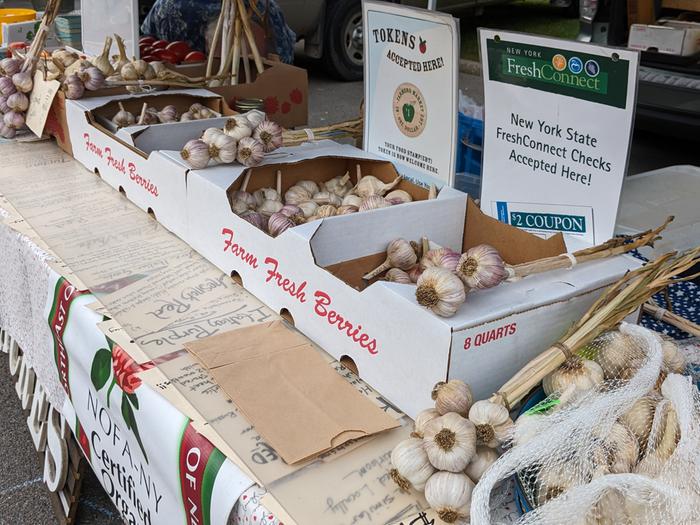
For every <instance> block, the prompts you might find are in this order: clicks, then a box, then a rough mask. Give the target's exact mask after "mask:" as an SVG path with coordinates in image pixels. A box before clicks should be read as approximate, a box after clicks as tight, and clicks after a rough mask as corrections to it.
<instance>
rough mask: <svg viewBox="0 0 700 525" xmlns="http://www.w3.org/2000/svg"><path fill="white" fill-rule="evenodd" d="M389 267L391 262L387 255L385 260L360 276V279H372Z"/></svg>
mask: <svg viewBox="0 0 700 525" xmlns="http://www.w3.org/2000/svg"><path fill="white" fill-rule="evenodd" d="M389 268H391V262H389V258H388V257H387V259H386V261H384V262H383V263H382V264H380V265H379V266H377V267H376V268H375V269H374V270H372V271H371V272H369V273H366V274H365V275H363V276H362V279H363V280H365V281H370V280H372V279H374V278H375V277H376V276H377V275H379V274H380V273H382V272H385V271H387V270H388V269H389Z"/></svg>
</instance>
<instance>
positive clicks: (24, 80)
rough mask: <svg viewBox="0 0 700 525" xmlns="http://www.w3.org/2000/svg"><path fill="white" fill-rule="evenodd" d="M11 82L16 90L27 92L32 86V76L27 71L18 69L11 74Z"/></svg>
mask: <svg viewBox="0 0 700 525" xmlns="http://www.w3.org/2000/svg"><path fill="white" fill-rule="evenodd" d="M12 83H13V84H14V85H15V87H16V88H17V91H21V92H22V93H29V92H30V91H31V90H32V87H34V81H33V80H32V76H31V75H30V74H29V72H27V71H20V72H19V73H15V74H14V75H12ZM3 95H4V93H3Z"/></svg>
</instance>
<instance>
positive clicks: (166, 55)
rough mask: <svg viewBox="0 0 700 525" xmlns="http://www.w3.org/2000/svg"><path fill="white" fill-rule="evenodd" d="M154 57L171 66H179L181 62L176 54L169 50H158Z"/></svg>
mask: <svg viewBox="0 0 700 525" xmlns="http://www.w3.org/2000/svg"><path fill="white" fill-rule="evenodd" d="M153 55H154V56H156V57H158V59H159V60H162V61H163V62H168V63H170V64H177V63H179V62H180V60H179V59H178V58H177V55H176V54H175V53H172V52H170V51H168V50H167V49H156V50H155V51H154V52H153Z"/></svg>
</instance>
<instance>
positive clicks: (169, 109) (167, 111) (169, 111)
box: [157, 104, 221, 142]
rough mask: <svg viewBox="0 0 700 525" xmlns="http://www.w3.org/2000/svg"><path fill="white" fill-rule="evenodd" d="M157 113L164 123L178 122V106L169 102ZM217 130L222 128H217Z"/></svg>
mask: <svg viewBox="0 0 700 525" xmlns="http://www.w3.org/2000/svg"><path fill="white" fill-rule="evenodd" d="M157 115H158V120H159V121H160V122H162V123H164V124H165V123H167V122H177V108H176V107H175V106H173V105H172V104H168V105H167V106H165V107H164V108H163V109H161V110H160V111H159V112H158V113H157ZM217 131H221V130H220V129H218V128H217ZM205 133H206V132H205ZM205 142H206V141H205Z"/></svg>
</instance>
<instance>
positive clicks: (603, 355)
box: [591, 330, 636, 379]
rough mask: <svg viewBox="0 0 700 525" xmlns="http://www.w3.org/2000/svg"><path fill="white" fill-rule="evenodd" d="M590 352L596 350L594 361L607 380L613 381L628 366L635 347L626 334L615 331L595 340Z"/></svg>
mask: <svg viewBox="0 0 700 525" xmlns="http://www.w3.org/2000/svg"><path fill="white" fill-rule="evenodd" d="M596 343H597V344H596V345H593V346H592V347H591V350H594V351H595V350H596V349H597V355H596V357H595V360H596V361H597V363H598V364H599V365H600V367H601V368H602V369H603V373H604V374H605V377H606V378H607V379H615V378H618V377H620V375H621V374H622V373H623V371H625V370H626V369H627V368H628V367H629V366H630V361H631V357H635V356H634V355H633V354H634V353H635V352H634V349H635V347H636V345H635V344H634V341H633V339H632V338H631V337H630V336H628V335H627V334H623V333H622V332H619V331H617V330H613V331H610V332H606V333H605V334H604V335H603V336H602V337H600V338H598V339H597V340H596Z"/></svg>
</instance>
